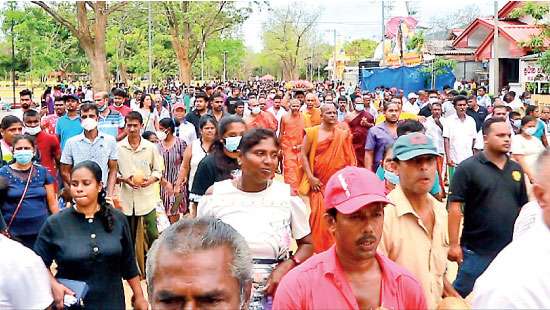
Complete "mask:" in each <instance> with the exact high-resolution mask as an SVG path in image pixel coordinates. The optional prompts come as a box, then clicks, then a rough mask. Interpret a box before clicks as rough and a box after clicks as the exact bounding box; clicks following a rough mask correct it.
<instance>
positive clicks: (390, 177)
mask: <svg viewBox="0 0 550 310" xmlns="http://www.w3.org/2000/svg"><path fill="white" fill-rule="evenodd" d="M384 179H386V180H387V181H388V182H390V183H391V184H393V185H397V184H399V176H398V175H397V174H395V173H393V172H391V171H388V170H386V169H384Z"/></svg>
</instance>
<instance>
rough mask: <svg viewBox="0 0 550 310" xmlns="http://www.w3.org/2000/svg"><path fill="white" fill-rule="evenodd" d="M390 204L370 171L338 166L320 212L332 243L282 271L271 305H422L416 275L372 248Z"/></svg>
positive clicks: (278, 306) (304, 307)
mask: <svg viewBox="0 0 550 310" xmlns="http://www.w3.org/2000/svg"><path fill="white" fill-rule="evenodd" d="M389 203H390V202H389V201H388V200H387V198H386V197H385V195H384V185H383V183H382V182H381V181H380V180H378V179H377V177H376V175H375V174H374V173H372V172H370V171H368V170H366V169H364V168H357V167H346V168H344V169H342V170H340V171H337V172H336V173H335V174H334V175H333V176H332V177H331V178H330V179H329V180H328V183H327V187H326V191H325V210H326V213H325V214H324V217H325V219H326V221H327V222H328V225H329V229H330V231H331V233H332V234H333V236H334V240H335V244H334V245H333V246H332V247H330V249H328V250H327V251H325V252H322V253H320V254H318V255H316V256H313V257H311V258H310V259H308V260H307V261H305V262H304V263H302V264H301V265H299V266H297V267H295V268H294V269H292V270H291V271H290V272H289V273H287V274H286V275H285V277H284V278H283V280H282V281H281V283H280V284H279V287H278V289H277V292H276V294H275V299H274V301H273V309H274V310H279V309H426V308H427V305H426V298H425V297H424V292H423V291H422V287H421V286H420V284H419V283H418V281H417V280H416V279H415V278H414V276H413V275H411V274H410V273H409V272H408V271H406V270H405V269H404V268H403V267H400V266H399V265H397V264H396V263H394V262H392V261H391V260H389V259H388V258H387V257H385V256H383V255H381V254H379V253H377V252H376V248H377V246H378V244H379V242H380V238H381V235H382V228H383V224H384V206H385V205H386V204H389Z"/></svg>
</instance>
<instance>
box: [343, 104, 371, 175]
mask: <svg viewBox="0 0 550 310" xmlns="http://www.w3.org/2000/svg"><path fill="white" fill-rule="evenodd" d="M345 121H346V123H347V124H348V126H349V128H350V130H351V134H352V135H353V138H352V140H351V142H352V144H353V149H354V150H355V157H356V158H357V165H358V166H359V167H363V166H364V165H365V164H364V163H365V142H366V141H367V134H368V132H369V129H370V128H371V127H373V126H374V117H373V116H372V115H371V114H370V113H369V112H367V111H366V110H365V104H364V103H363V98H362V97H361V96H358V97H355V100H354V101H353V111H351V112H349V113H348V114H347V115H346V119H345Z"/></svg>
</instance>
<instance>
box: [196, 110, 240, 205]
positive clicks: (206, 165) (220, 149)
mask: <svg viewBox="0 0 550 310" xmlns="http://www.w3.org/2000/svg"><path fill="white" fill-rule="evenodd" d="M245 130H246V124H245V122H244V120H243V119H242V118H240V117H239V116H236V115H228V116H225V117H224V118H222V119H221V121H220V123H219V125H218V135H219V139H218V140H215V141H214V143H213V144H212V146H211V152H210V154H208V155H206V157H204V158H203V159H202V160H201V162H200V163H199V165H198V167H197V172H196V173H195V178H194V180H193V186H192V187H191V194H190V197H191V196H192V197H193V198H194V199H193V201H198V199H199V198H200V197H201V196H203V195H204V193H206V190H207V189H208V188H209V187H210V186H212V185H213V184H214V183H215V182H219V181H223V180H227V179H231V178H233V177H234V176H238V175H239V174H240V167H239V163H238V161H237V158H238V157H239V151H238V150H237V149H238V147H239V144H240V142H241V138H242V136H243V133H244V132H245Z"/></svg>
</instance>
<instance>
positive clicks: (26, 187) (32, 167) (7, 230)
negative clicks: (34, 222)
mask: <svg viewBox="0 0 550 310" xmlns="http://www.w3.org/2000/svg"><path fill="white" fill-rule="evenodd" d="M33 171H34V165H32V166H31V170H30V171H29V176H28V177H27V183H26V184H25V189H24V190H23V194H21V199H19V203H18V204H17V207H16V208H15V211H14V212H13V214H12V215H11V218H10V220H9V222H8V225H7V226H6V233H7V236H8V237H10V238H12V236H11V234H10V227H11V224H13V221H14V220H15V217H16V216H17V213H19V210H20V209H21V206H22V205H23V200H24V199H25V196H26V195H27V190H28V189H29V184H30V183H31V178H32V172H33Z"/></svg>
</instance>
